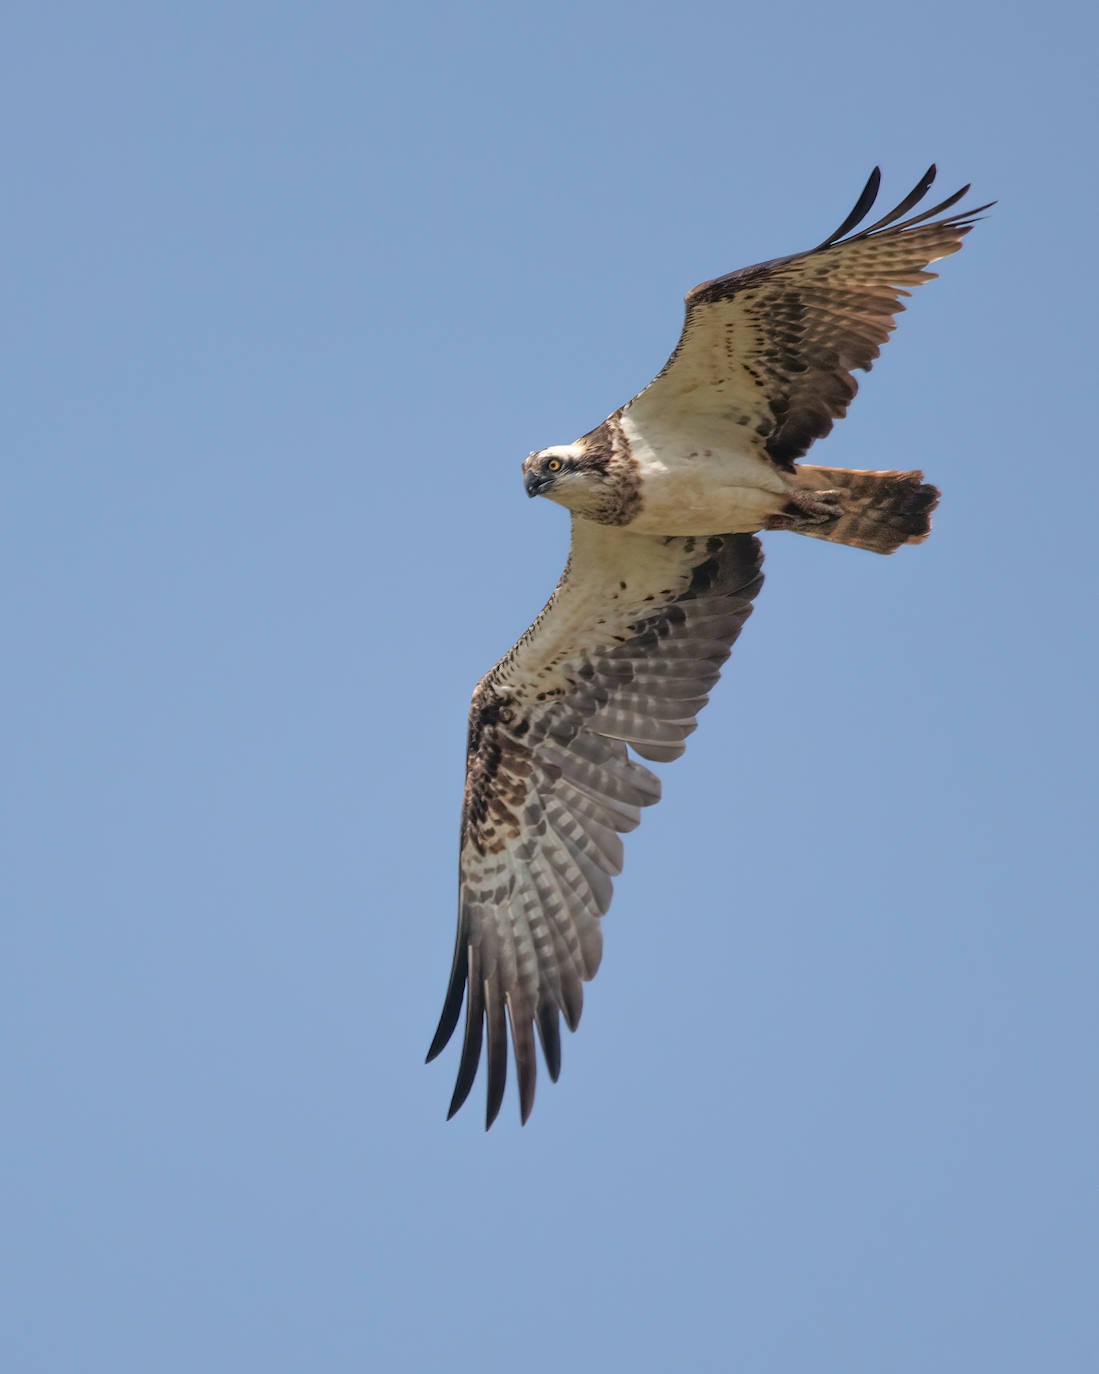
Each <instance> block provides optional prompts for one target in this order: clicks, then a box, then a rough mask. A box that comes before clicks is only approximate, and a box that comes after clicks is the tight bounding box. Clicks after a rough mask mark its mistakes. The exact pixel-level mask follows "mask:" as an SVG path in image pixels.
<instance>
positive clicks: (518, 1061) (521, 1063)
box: [507, 997, 538, 1126]
mask: <svg viewBox="0 0 1099 1374" xmlns="http://www.w3.org/2000/svg"><path fill="white" fill-rule="evenodd" d="M507 1009H508V1021H509V1022H510V1024H511V1043H512V1046H513V1047H514V1049H515V1073H516V1076H517V1077H518V1079H519V1120H520V1121H521V1122H522V1124H523V1125H524V1126H525V1125H526V1124H527V1118H528V1117H529V1116H530V1114H531V1110H532V1108H533V1107H534V1088H535V1084H536V1082H537V1079H538V1060H537V1058H536V1056H535V1053H534V1026H533V1024H532V1021H531V1016H530V1011H529V1009H528V1010H527V1011H523V1010H522V1009H521V1008H520V1010H519V1011H518V1013H516V1012H515V1010H514V1008H513V1007H512V1003H511V998H510V997H508V999H507Z"/></svg>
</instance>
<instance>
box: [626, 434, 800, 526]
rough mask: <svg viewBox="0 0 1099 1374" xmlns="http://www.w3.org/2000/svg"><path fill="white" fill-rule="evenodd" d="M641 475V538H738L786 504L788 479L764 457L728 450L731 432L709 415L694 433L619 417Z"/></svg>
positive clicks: (637, 519)
mask: <svg viewBox="0 0 1099 1374" xmlns="http://www.w3.org/2000/svg"><path fill="white" fill-rule="evenodd" d="M620 423H621V425H622V430H623V433H624V434H625V436H626V438H627V439H628V440H629V444H630V453H631V455H632V456H633V458H634V460H635V461H636V462H637V464H638V467H639V469H640V477H641V494H642V506H641V511H640V513H639V514H638V515H637V516H636V517H635V518H634V519H633V520H631V521H630V529H632V530H634V531H636V532H637V533H638V534H695V535H701V534H738V533H747V532H749V531H752V530H759V529H762V528H763V527H764V525H765V524H766V520H767V517H768V516H769V515H774V514H776V513H777V512H779V511H781V510H782V508H783V506H784V505H785V504H786V501H787V499H788V492H789V489H790V484H789V482H788V480H787V478H786V477H785V476H784V475H783V473H782V472H780V471H779V469H778V468H776V467H775V466H774V465H773V464H771V463H769V462H768V461H767V460H766V459H765V458H760V457H758V456H757V455H756V454H755V453H752V452H750V451H748V450H747V448H746V447H745V448H735V447H731V446H730V435H729V426H728V425H727V424H724V423H721V422H720V421H714V422H709V423H708V422H707V418H706V417H697V418H696V419H694V420H693V422H692V424H691V428H690V429H689V430H687V429H684V428H681V427H679V426H677V427H676V428H675V429H674V430H671V429H670V430H669V431H668V432H666V433H660V432H657V431H654V428H653V426H652V425H651V424H650V425H647V426H646V427H645V428H644V429H642V427H641V426H640V425H639V424H637V423H636V422H635V421H634V420H632V419H631V418H630V415H629V412H628V411H627V413H626V414H624V415H622V416H621V417H620Z"/></svg>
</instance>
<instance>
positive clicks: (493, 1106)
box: [484, 980, 508, 1131]
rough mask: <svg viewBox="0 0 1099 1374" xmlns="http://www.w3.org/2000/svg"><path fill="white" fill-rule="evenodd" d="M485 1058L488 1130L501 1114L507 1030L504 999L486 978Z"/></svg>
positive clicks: (505, 1078) (506, 1053) (504, 1080)
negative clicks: (486, 1068)
mask: <svg viewBox="0 0 1099 1374" xmlns="http://www.w3.org/2000/svg"><path fill="white" fill-rule="evenodd" d="M484 1006H485V1039H486V1041H487V1049H486V1054H485V1059H486V1063H487V1067H488V1099H487V1101H486V1104H485V1130H486V1131H487V1130H488V1129H489V1127H490V1126H491V1125H492V1123H493V1122H494V1121H495V1120H496V1118H497V1117H498V1116H499V1115H500V1105H501V1103H502V1102H503V1100H504V1087H505V1085H506V1084H507V1079H508V1031H507V1020H506V1018H505V1015H504V1003H503V1001H502V1000H501V998H500V996H499V993H498V992H497V989H496V988H495V986H494V985H493V982H492V981H491V980H486V982H485V1000H484Z"/></svg>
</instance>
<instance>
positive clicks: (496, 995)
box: [428, 519, 763, 1125]
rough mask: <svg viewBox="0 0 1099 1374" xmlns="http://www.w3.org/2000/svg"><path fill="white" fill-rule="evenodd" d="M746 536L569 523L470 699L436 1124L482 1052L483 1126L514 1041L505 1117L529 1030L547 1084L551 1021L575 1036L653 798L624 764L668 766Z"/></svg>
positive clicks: (756, 584) (699, 703)
mask: <svg viewBox="0 0 1099 1374" xmlns="http://www.w3.org/2000/svg"><path fill="white" fill-rule="evenodd" d="M761 561H762V553H761V550H760V545H759V542H758V540H756V539H755V538H754V536H752V535H744V534H734V535H718V536H714V537H712V538H705V539H693V538H670V537H669V538H661V537H653V536H646V535H636V534H630V533H629V532H628V531H625V530H621V529H615V528H609V527H606V526H600V525H595V524H593V523H591V522H589V521H585V520H580V519H577V520H574V522H573V537H572V549H571V552H570V556H569V563H568V566H567V567H566V569H565V573H564V574H563V576H562V578H561V581H560V583H559V584H558V587H557V590H556V591H555V592H554V594H553V596H552V597H551V599H550V601H549V603H548V604H547V606H546V608H545V610H544V611H543V612H542V614H541V616H540V617H539V618H538V620H537V621H535V623H534V625H532V626H531V628H530V629H529V630H528V631H527V633H526V634H525V635H524V636H523V638H522V639H521V640H520V641H519V643H518V644H517V645H516V646H515V647H514V649H512V650H511V652H510V653H509V654H507V655H506V657H505V658H504V659H502V660H501V662H500V663H498V664H497V666H496V667H495V668H494V669H493V670H492V672H491V673H489V674H488V676H487V677H486V678H484V680H483V681H482V682H481V683H480V684H479V686H478V687H477V690H476V692H475V693H474V696H473V704H472V708H471V712H470V730H469V752H468V758H467V771H466V793H465V806H464V811H463V818H462V844H461V858H460V895H459V914H458V937H457V942H456V947H455V951H454V964H453V968H452V970H451V976H450V985H449V988H448V991H447V996H446V1003H445V1006H444V1008H443V1013H442V1017H441V1019H440V1021H439V1027H438V1030H437V1031H436V1034H435V1039H434V1041H433V1042H432V1045H431V1049H430V1051H429V1053H428V1059H429V1060H430V1059H433V1058H434V1057H435V1056H436V1055H437V1054H438V1053H439V1052H440V1051H441V1050H442V1048H443V1046H444V1045H445V1044H446V1043H447V1041H448V1040H449V1039H450V1037H451V1035H452V1034H453V1032H454V1029H455V1027H456V1025H457V1023H458V1019H459V1015H460V1012H461V1007H462V1001H463V996H464V997H465V1001H466V1017H465V1035H464V1039H463V1043H462V1053H461V1059H460V1062H459V1066H458V1080H457V1084H456V1086H455V1089H454V1096H453V1099H452V1101H451V1105H450V1114H451V1115H453V1114H454V1112H456V1111H457V1110H458V1108H459V1107H460V1106H461V1105H462V1103H463V1102H464V1101H465V1099H466V1097H467V1096H468V1094H469V1091H470V1088H471V1087H472V1085H473V1080H474V1077H475V1076H476V1072H477V1065H478V1063H479V1061H480V1057H481V1050H482V1047H483V1046H485V1047H487V1059H488V1106H487V1113H486V1124H487V1125H491V1124H492V1122H493V1121H494V1120H495V1118H496V1115H497V1113H498V1112H499V1109H500V1103H501V1100H502V1098H503V1093H504V1084H505V1081H506V1075H507V1025H508V1023H510V1026H511V1039H512V1044H513V1046H514V1054H515V1063H516V1070H517V1075H518V1080H519V1102H520V1114H521V1117H522V1120H523V1121H526V1119H527V1117H528V1115H529V1114H530V1110H531V1107H532V1105H533V1101H534V1085H535V1050H534V1035H535V1029H537V1032H538V1035H539V1038H540V1039H541V1042H542V1049H543V1054H544V1056H545V1060H546V1065H547V1068H548V1070H549V1073H550V1077H551V1078H553V1079H556V1078H557V1075H558V1072H559V1070H560V1064H561V1038H560V1020H559V1017H560V1015H561V1014H562V1013H563V1014H564V1017H565V1021H566V1023H567V1024H568V1026H569V1028H570V1029H575V1028H576V1025H577V1022H578V1021H579V1019H580V1011H581V1006H582V1002H583V992H582V986H581V985H582V983H583V982H584V981H585V980H587V979H589V978H591V977H592V976H593V975H594V973H595V971H596V969H597V967H598V965H599V959H600V955H601V952H602V932H601V922H600V918H601V916H602V914H603V913H604V912H605V911H606V910H607V907H608V905H609V904H610V899H611V879H612V877H613V876H614V875H615V874H617V873H619V872H620V871H621V867H622V842H621V840H620V838H619V832H623V831H627V830H632V829H633V828H634V827H635V826H636V825H637V824H638V822H639V820H640V817H641V807H643V806H647V805H650V804H651V803H652V802H655V801H656V800H657V799H658V798H659V796H660V784H659V781H658V779H657V778H656V776H655V775H654V774H653V773H652V772H651V771H650V770H649V769H648V768H646V767H644V765H642V764H640V763H638V762H637V761H636V759H634V758H633V757H632V756H631V754H630V748H632V749H633V750H634V752H635V753H637V754H639V755H640V756H641V757H642V758H644V759H648V760H653V761H658V762H664V761H667V760H669V759H674V758H677V757H678V756H679V755H680V754H681V753H682V752H683V749H684V741H685V739H686V737H687V736H688V735H689V734H690V733H691V732H692V731H693V730H694V728H695V718H696V716H697V714H698V712H699V711H700V710H701V709H702V707H703V706H704V705H705V704H706V701H707V694H708V693H709V691H710V689H711V688H712V687H713V685H714V683H715V682H716V681H717V678H718V675H719V673H720V671H721V667H722V664H723V663H724V662H725V660H726V658H727V657H728V655H729V650H730V648H731V646H732V644H733V641H734V640H735V639H736V637H737V635H738V634H739V633H740V629H741V626H742V625H743V624H744V621H745V620H746V619H747V617H748V615H749V614H750V612H751V608H752V606H751V603H752V600H753V598H754V597H755V595H756V593H757V592H758V591H759V588H760V585H761V583H762V580H763V578H762V574H761V572H760V564H761Z"/></svg>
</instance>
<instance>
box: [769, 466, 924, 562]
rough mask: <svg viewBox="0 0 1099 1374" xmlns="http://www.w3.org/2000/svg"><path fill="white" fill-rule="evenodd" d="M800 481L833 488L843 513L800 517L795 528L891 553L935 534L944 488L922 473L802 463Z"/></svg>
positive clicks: (823, 488) (814, 487)
mask: <svg viewBox="0 0 1099 1374" xmlns="http://www.w3.org/2000/svg"><path fill="white" fill-rule="evenodd" d="M798 473H799V476H800V477H801V479H802V480H801V484H802V485H803V486H804V487H806V488H808V489H810V490H813V491H834V492H837V493H838V494H839V495H840V497H841V498H842V500H841V502H840V503H839V505H840V510H839V512H838V513H837V514H836V515H835V516H833V517H830V518H826V519H822V520H817V521H809V520H805V521H800V520H799V521H795V522H794V523H793V525H792V528H794V529H796V530H797V532H798V533H799V534H808V535H810V536H811V537H812V538H813V539H828V540H831V542H832V543H834V544H849V545H851V546H852V547H853V548H856V549H870V550H871V551H872V552H873V553H892V552H893V550H894V549H899V548H900V546H901V545H902V544H919V543H921V542H922V541H923V540H924V539H926V538H927V536H928V535H929V534H930V533H931V512H932V511H933V510H934V509H935V507H936V506H937V505H938V503H939V489H938V488H937V487H932V486H929V485H927V484H926V483H925V482H924V480H923V473H922V472H857V471H852V470H851V469H849V468H819V467H799V469H798Z"/></svg>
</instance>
